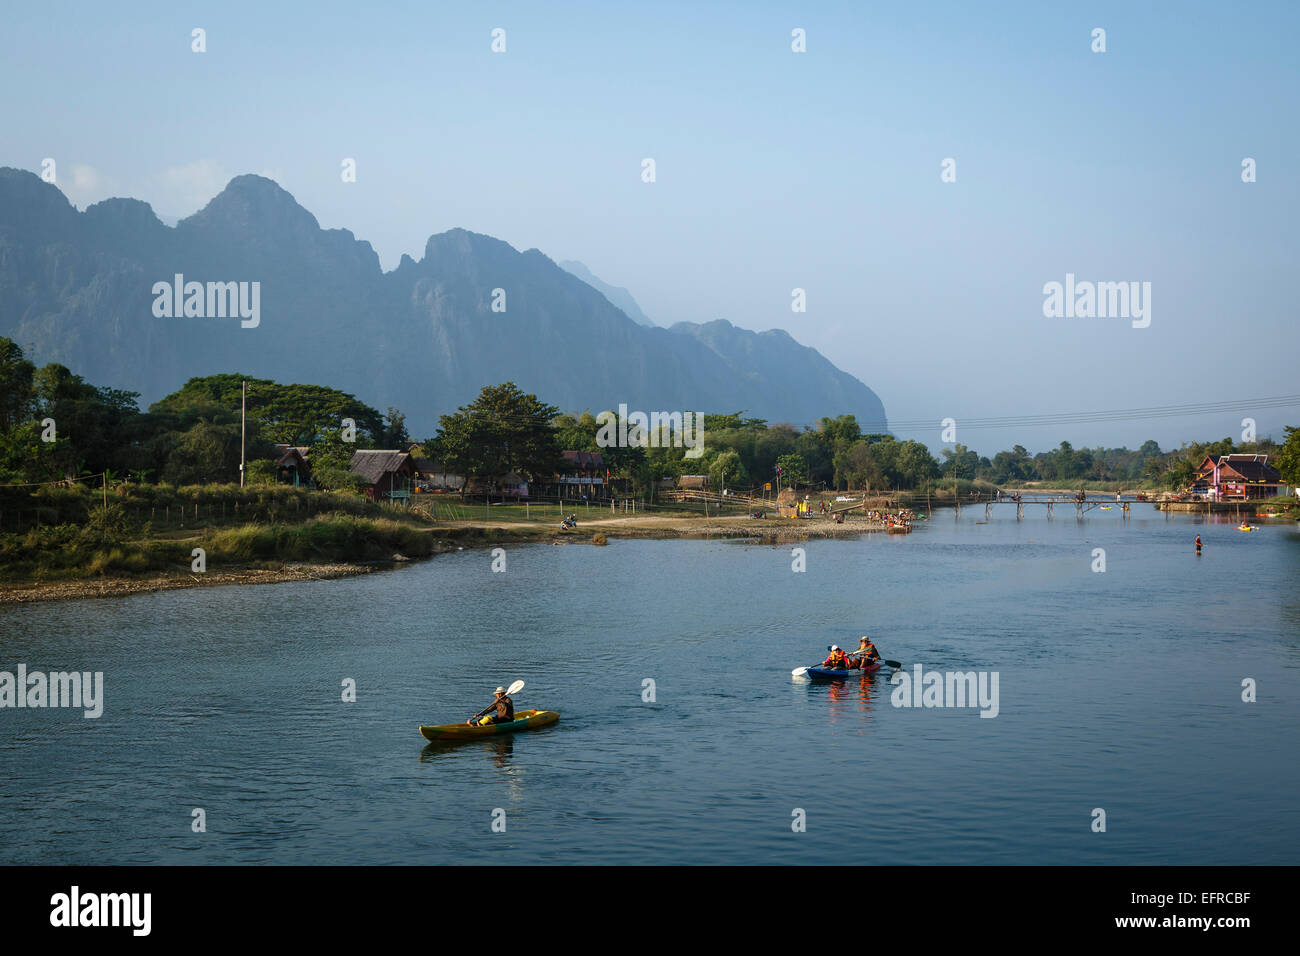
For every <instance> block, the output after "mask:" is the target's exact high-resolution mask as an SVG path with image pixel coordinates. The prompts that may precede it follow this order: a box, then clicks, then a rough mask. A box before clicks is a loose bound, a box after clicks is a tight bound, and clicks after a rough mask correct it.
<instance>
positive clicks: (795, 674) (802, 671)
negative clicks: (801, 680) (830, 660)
mask: <svg viewBox="0 0 1300 956" xmlns="http://www.w3.org/2000/svg"><path fill="white" fill-rule="evenodd" d="M807 673H808V668H806V667H796V668H795V669H794V670H792V671H791V672H790V676H791V677H803V675H804V674H807Z"/></svg>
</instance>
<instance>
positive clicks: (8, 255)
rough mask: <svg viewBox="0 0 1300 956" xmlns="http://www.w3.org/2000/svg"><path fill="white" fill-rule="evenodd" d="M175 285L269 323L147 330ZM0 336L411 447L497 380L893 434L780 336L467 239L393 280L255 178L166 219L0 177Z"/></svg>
mask: <svg viewBox="0 0 1300 956" xmlns="http://www.w3.org/2000/svg"><path fill="white" fill-rule="evenodd" d="M176 274H181V275H183V276H184V280H185V281H186V282H190V281H196V282H211V283H216V282H250V283H251V282H254V281H255V282H258V283H259V289H260V302H261V321H260V323H259V324H258V325H257V327H256V328H241V325H240V322H239V321H238V319H237V318H236V319H230V318H198V317H192V318H158V317H156V316H155V315H154V314H153V311H152V308H153V305H154V301H155V295H154V293H153V292H152V289H153V287H154V284H155V283H158V282H163V283H168V284H170V283H171V282H172V280H173V277H174V276H175V275H176ZM503 306H504V311H500V309H501V308H502V307H503ZM0 335H4V336H8V337H10V338H13V339H14V340H15V341H17V342H18V343H19V345H21V346H23V347H24V349H25V350H28V351H29V357H31V358H32V359H33V360H34V361H38V362H40V363H45V362H50V361H54V362H60V363H62V364H64V365H67V366H68V367H69V368H71V369H72V370H73V371H74V372H76V373H77V374H80V375H82V376H84V377H85V378H86V379H87V380H88V381H91V382H93V383H95V384H97V385H106V386H111V387H114V388H124V389H128V390H130V391H136V392H140V393H141V395H142V403H144V404H147V403H149V402H152V401H155V400H157V399H158V398H161V397H162V396H163V395H165V394H168V393H170V392H171V391H174V390H175V389H177V388H179V387H180V386H181V385H182V384H184V382H185V381H186V380H187V379H188V378H190V377H194V376H200V375H207V374H212V373H215V372H219V371H223V370H226V369H230V368H239V369H242V370H244V371H245V372H246V373H247V374H251V375H257V376H259V377H266V378H273V379H275V380H277V381H298V382H312V383H319V384H324V385H331V386H333V387H336V388H340V389H342V390H344V391H347V392H350V393H352V394H354V395H356V396H357V397H359V398H361V399H362V400H363V401H366V402H367V404H371V405H374V406H375V407H378V408H384V407H386V406H389V405H391V406H394V407H397V408H400V409H402V411H403V412H404V413H405V414H406V415H407V420H408V423H409V424H410V427H411V429H412V433H413V434H418V435H426V434H430V433H431V432H432V430H433V429H434V427H436V421H437V416H438V415H439V414H445V413H447V412H450V411H452V410H454V409H455V408H456V407H457V406H459V405H463V404H465V403H467V402H469V401H470V400H472V399H473V398H474V396H475V395H476V394H477V393H478V390H479V389H480V388H481V387H482V386H483V385H486V384H493V383H496V382H501V381H506V380H513V381H515V382H516V383H517V384H518V385H519V386H520V387H521V388H524V389H525V390H526V391H530V392H534V393H536V394H537V395H538V396H539V397H541V398H542V399H543V400H544V401H547V402H549V403H551V404H553V405H557V406H559V407H560V408H561V409H562V410H564V411H582V410H583V409H586V408H590V409H592V410H598V409H602V408H613V407H617V406H618V405H619V404H620V403H626V404H627V405H628V407H629V408H632V409H644V410H692V411H704V412H725V411H739V410H742V409H743V410H745V411H746V412H747V413H748V414H750V415H752V416H755V417H761V418H767V419H769V420H772V421H791V422H795V423H798V424H807V423H811V422H813V421H815V420H816V419H817V418H819V417H821V416H822V415H838V414H846V413H848V414H855V415H857V416H858V418H859V420H860V421H862V422H863V424H864V426H866V425H867V424H869V423H870V424H871V425H872V427H873V428H875V429H880V428H883V426H884V422H885V416H884V408H883V406H882V405H881V403H880V400H879V398H878V397H876V395H875V393H874V392H872V391H871V389H870V388H868V387H867V386H866V385H865V384H863V383H862V382H860V381H858V380H857V379H855V378H854V377H853V376H850V375H848V374H847V373H845V372H843V371H841V370H839V369H837V368H835V366H834V365H832V364H831V363H830V362H829V361H828V360H826V359H825V357H824V356H822V355H820V353H818V352H817V351H816V350H815V349H811V348H809V347H807V346H803V345H800V344H799V343H798V342H796V341H795V340H794V339H793V337H791V336H790V335H789V334H788V333H786V332H784V331H781V330H771V331H768V332H762V333H759V332H751V331H748V330H745V329H742V328H739V327H738V326H735V325H732V324H731V323H730V322H729V321H726V320H716V321H714V322H709V323H704V324H703V325H698V324H695V323H686V322H678V323H676V324H675V325H673V326H671V327H668V328H664V327H661V326H656V325H650V326H646V325H640V324H638V322H637V321H636V320H635V319H633V318H631V317H629V316H628V315H627V314H626V313H625V312H624V311H623V310H622V309H620V308H619V307H618V306H617V305H616V304H615V303H613V302H611V301H610V300H609V298H608V297H607V296H606V295H605V294H604V293H603V292H601V291H600V290H599V289H597V288H595V287H593V286H592V285H590V284H589V283H587V282H585V281H583V280H582V279H581V278H580V277H578V276H576V275H574V274H573V273H571V272H570V271H568V270H566V269H564V268H563V267H561V266H560V265H559V264H557V263H556V262H554V261H553V260H551V259H550V258H549V257H548V256H547V255H546V254H545V253H543V252H541V251H540V250H537V249H528V250H525V251H523V252H520V251H518V250H517V249H515V248H514V247H513V246H511V245H510V244H509V243H508V242H505V241H504V240H501V239H498V238H496V237H493V236H487V235H484V234H480V233H474V232H471V231H470V230H467V229H461V228H455V229H449V230H447V231H445V232H442V233H435V234H433V235H431V236H430V237H429V238H428V240H427V241H426V243H425V248H424V254H423V257H422V258H421V259H418V260H416V259H413V258H412V257H410V256H409V255H405V254H404V255H403V256H402V257H401V260H400V261H399V263H398V265H397V266H396V267H395V268H394V269H392V270H390V271H388V272H385V271H383V269H382V267H381V265H380V262H379V258H378V255H377V254H376V252H375V250H374V248H373V247H372V246H371V245H370V243H369V242H367V241H365V240H362V239H358V238H356V236H355V235H354V234H353V233H352V232H351V231H350V230H347V229H322V228H321V227H320V225H319V222H318V220H317V219H316V217H315V216H314V215H313V214H312V213H311V212H310V211H308V210H307V209H305V208H304V207H302V206H301V205H300V204H299V203H298V202H297V201H296V200H295V199H294V197H293V196H292V195H291V194H290V193H289V192H288V191H287V190H284V189H283V188H282V187H281V186H279V184H277V183H275V182H274V181H273V180H270V179H266V178H265V177H261V176H256V175H251V174H249V175H242V176H236V177H235V178H233V179H232V180H231V181H230V182H229V183H228V184H227V186H226V187H225V189H223V190H222V191H221V192H220V193H218V194H217V195H216V196H214V197H213V199H212V200H211V201H209V202H208V203H207V204H206V205H205V206H204V207H203V208H202V209H200V210H199V211H197V212H196V213H194V214H193V215H190V216H187V217H185V218H183V219H181V220H179V221H178V222H177V223H176V225H175V226H168V225H167V224H165V223H164V222H162V220H160V219H159V218H158V216H157V215H156V214H155V213H154V211H153V209H152V207H151V206H149V204H148V203H145V202H143V201H141V200H137V199H129V198H112V199H106V200H104V201H102V202H100V203H95V204H94V205H92V206H90V207H88V208H87V209H86V210H85V211H84V212H80V211H78V210H77V209H76V208H75V207H74V206H72V204H71V203H69V202H68V200H67V198H66V197H64V196H63V194H62V193H61V192H59V191H58V189H57V188H56V187H54V186H53V185H51V184H49V183H45V182H44V181H42V180H41V179H40V177H38V176H36V175H35V174H33V173H30V172H25V171H21V170H14V169H10V168H0Z"/></svg>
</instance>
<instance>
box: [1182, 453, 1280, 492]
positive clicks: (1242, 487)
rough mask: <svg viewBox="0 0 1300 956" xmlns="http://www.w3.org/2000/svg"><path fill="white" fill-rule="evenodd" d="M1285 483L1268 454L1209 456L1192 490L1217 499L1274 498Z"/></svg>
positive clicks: (1203, 462)
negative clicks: (1271, 463) (1269, 460)
mask: <svg viewBox="0 0 1300 956" xmlns="http://www.w3.org/2000/svg"><path fill="white" fill-rule="evenodd" d="M1281 486H1282V475H1281V473H1280V472H1279V471H1278V470H1277V469H1276V468H1274V467H1273V466H1272V465H1270V464H1269V463H1268V455H1220V456H1219V457H1218V458H1217V459H1215V458H1214V457H1213V456H1212V455H1206V456H1205V458H1204V460H1202V461H1201V464H1200V466H1199V467H1198V468H1197V469H1196V472H1195V474H1194V475H1193V476H1192V485H1191V487H1190V488H1189V489H1188V490H1190V491H1191V492H1192V493H1193V494H1200V495H1204V496H1205V497H1207V498H1211V499H1213V500H1215V501H1231V500H1251V499H1256V498H1272V497H1273V496H1274V495H1276V494H1277V493H1278V489H1279V488H1280V487H1281Z"/></svg>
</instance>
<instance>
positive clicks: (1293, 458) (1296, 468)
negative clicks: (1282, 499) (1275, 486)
mask: <svg viewBox="0 0 1300 956" xmlns="http://www.w3.org/2000/svg"><path fill="white" fill-rule="evenodd" d="M1285 434H1286V438H1285V440H1283V442H1282V447H1281V448H1280V449H1278V452H1277V457H1276V458H1275V459H1274V467H1276V468H1277V470H1278V471H1279V472H1281V473H1282V480H1283V481H1285V482H1286V483H1287V484H1288V485H1300V428H1295V427H1292V426H1291V425H1287V426H1285Z"/></svg>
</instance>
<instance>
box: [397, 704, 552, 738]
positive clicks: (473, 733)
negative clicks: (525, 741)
mask: <svg viewBox="0 0 1300 956" xmlns="http://www.w3.org/2000/svg"><path fill="white" fill-rule="evenodd" d="M559 719H560V715H559V714H557V713H556V712H555V711H553V710H516V711H515V719H514V720H512V721H510V723H508V724H488V725H487V726H486V727H478V726H474V727H471V726H470V725H469V724H465V723H460V724H437V725H435V726H433V727H421V728H420V733H422V734H424V736H425V739H426V740H473V739H474V738H475V737H490V736H492V735H493V734H512V733H514V732H515V731H517V730H536V729H537V728H538V727H545V726H547V725H549V724H553V723H555V722H556V721H557V720H559Z"/></svg>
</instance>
